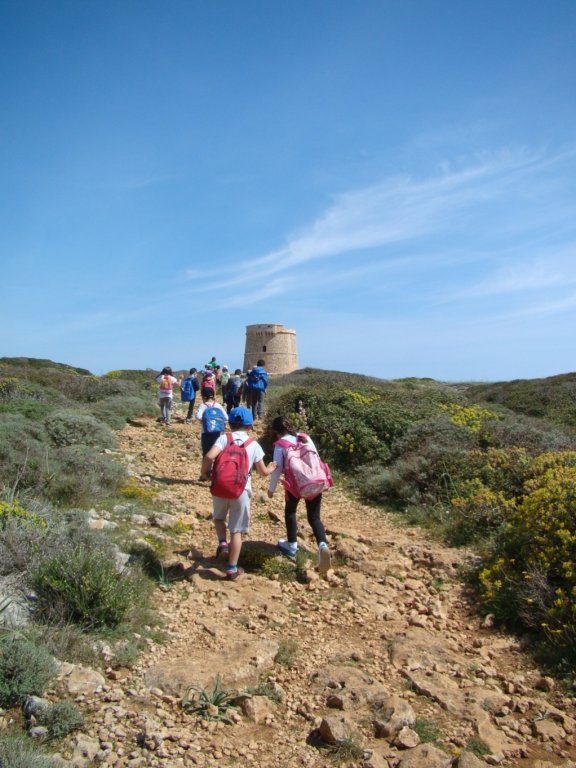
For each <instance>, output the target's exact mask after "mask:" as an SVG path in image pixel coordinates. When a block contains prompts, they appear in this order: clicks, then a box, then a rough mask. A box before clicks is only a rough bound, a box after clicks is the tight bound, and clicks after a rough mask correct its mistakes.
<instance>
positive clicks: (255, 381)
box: [245, 360, 268, 420]
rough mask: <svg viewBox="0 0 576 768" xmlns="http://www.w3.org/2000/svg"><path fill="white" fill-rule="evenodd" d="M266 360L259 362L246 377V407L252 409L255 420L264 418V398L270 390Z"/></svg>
mask: <svg viewBox="0 0 576 768" xmlns="http://www.w3.org/2000/svg"><path fill="white" fill-rule="evenodd" d="M265 365H266V361H265V360H258V362H257V363H256V365H255V366H254V368H252V370H251V371H250V372H249V373H248V376H247V377H246V384H245V387H246V391H247V398H246V405H247V406H248V407H249V408H251V409H252V416H253V417H254V420H256V419H261V418H262V417H263V416H264V396H265V394H266V389H267V388H268V372H267V371H266V369H265V368H264V366H265Z"/></svg>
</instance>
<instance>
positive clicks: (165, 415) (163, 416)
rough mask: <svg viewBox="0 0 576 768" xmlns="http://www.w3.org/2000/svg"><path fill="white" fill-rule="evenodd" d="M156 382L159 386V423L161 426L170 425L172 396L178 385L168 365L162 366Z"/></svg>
mask: <svg viewBox="0 0 576 768" xmlns="http://www.w3.org/2000/svg"><path fill="white" fill-rule="evenodd" d="M156 381H157V382H158V384H159V385H160V391H159V393H158V396H159V403H160V421H161V422H162V424H166V426H168V424H170V416H171V414H172V401H173V394H174V385H175V384H178V379H177V378H176V377H175V376H174V374H173V373H172V368H170V366H169V365H166V366H164V368H162V370H161V371H160V374H159V375H158V376H156Z"/></svg>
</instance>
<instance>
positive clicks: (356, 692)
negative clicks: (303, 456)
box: [73, 419, 576, 768]
mask: <svg viewBox="0 0 576 768" xmlns="http://www.w3.org/2000/svg"><path fill="white" fill-rule="evenodd" d="M120 450H121V452H122V455H123V460H124V461H125V462H126V464H127V466H128V468H129V471H130V473H131V474H133V475H134V477H135V478H136V479H137V483H138V484H139V485H140V486H141V487H142V488H144V489H147V490H154V491H156V492H157V500H158V501H161V502H162V503H163V505H165V506H166V505H167V506H168V508H169V509H170V514H171V515H173V516H174V518H177V519H178V520H179V521H180V522H181V523H182V522H183V523H185V524H186V525H188V526H189V530H188V531H186V532H185V533H182V534H181V535H180V536H178V538H177V539H176V540H174V539H173V538H172V536H173V534H170V533H166V534H162V529H163V528H169V529H170V530H173V529H174V523H175V519H170V518H169V517H166V516H164V515H155V514H154V513H151V514H150V515H149V517H148V519H147V520H144V519H142V517H141V516H139V517H138V519H134V520H133V521H132V529H133V534H132V535H133V536H134V537H135V538H142V537H150V536H152V537H156V536H160V537H161V538H165V539H166V541H168V542H173V544H171V545H170V549H171V551H172V556H171V557H167V559H166V576H167V578H169V579H170V580H171V581H170V583H169V586H168V585H167V586H166V588H165V591H159V592H158V593H157V598H156V602H157V605H158V608H159V610H160V612H161V613H162V615H163V617H164V619H165V622H166V630H167V633H168V641H167V642H166V643H165V644H160V645H156V644H150V646H149V649H148V651H147V652H146V653H145V654H144V655H143V656H142V657H141V659H140V660H139V662H138V664H137V666H136V667H135V668H134V669H133V670H115V671H112V670H110V672H109V675H108V677H107V679H106V680H100V679H99V678H96V683H94V682H93V676H88V675H87V676H86V677H87V680H86V681H85V682H84V683H82V684H81V691H79V688H78V686H79V685H80V684H79V683H78V678H75V681H74V688H73V690H75V691H77V692H79V693H80V699H81V700H82V701H83V702H84V704H85V706H86V709H87V710H88V711H89V712H90V721H91V724H90V727H89V728H87V729H86V734H85V737H81V738H80V739H79V741H78V743H79V744H81V745H82V749H84V750H85V751H87V752H91V753H94V755H95V760H96V762H95V764H97V765H101V766H103V767H104V768H108V766H116V767H119V766H150V767H151V768H152V767H153V766H158V767H159V766H165V767H166V768H172V767H175V766H206V767H208V766H214V765H224V766H234V765H238V764H239V762H240V763H244V764H248V765H262V766H276V765H282V766H301V765H306V766H309V768H320V766H328V765H333V764H334V762H333V761H336V764H338V762H340V764H342V765H347V766H365V767H366V768H368V766H375V768H384V767H385V766H390V767H392V766H404V768H406V767H407V766H422V767H423V768H424V766H436V765H445V766H447V765H449V764H451V760H452V759H454V758H455V756H457V755H460V757H459V758H458V759H457V760H456V762H455V763H454V764H455V765H459V766H468V767H470V766H478V765H482V764H484V759H487V760H488V761H489V762H490V763H491V764H496V763H497V764H500V765H508V766H516V765H517V766H526V768H544V766H546V768H548V766H559V765H562V766H565V767H567V766H573V765H574V764H575V763H574V762H573V761H574V760H575V759H576V747H575V744H574V735H573V734H574V725H575V723H574V721H573V719H572V713H573V705H574V700H573V699H572V698H571V696H570V695H566V694H565V693H563V692H562V691H561V690H559V689H557V688H556V686H555V684H554V682H553V680H552V679H551V678H549V677H546V676H545V675H544V674H543V673H542V671H541V670H538V669H537V668H536V667H535V666H534V665H533V664H532V663H531V662H530V660H529V659H528V658H527V657H526V656H524V655H523V653H522V649H521V645H520V643H519V642H518V640H517V639H516V638H513V637H511V636H508V635H506V634H504V633H502V632H500V631H497V630H496V629H494V627H493V626H491V622H490V620H485V619H483V618H482V617H480V616H478V615H477V613H476V610H475V605H474V604H473V603H471V602H470V601H469V598H468V596H467V594H466V590H465V588H464V587H463V584H462V582H461V580H460V578H459V568H460V566H461V564H462V563H463V562H465V561H466V559H467V555H466V553H464V552H460V551H456V550H454V549H447V548H445V547H442V546H440V545H438V544H437V543H434V542H432V541H429V540H427V538H426V537H425V536H424V535H423V534H422V532H421V531H419V530H418V529H404V528H399V527H398V526H397V525H396V524H395V522H394V520H393V519H391V518H390V517H389V516H387V515H385V514H383V513H382V512H381V511H378V510H376V509H374V508H371V507H369V506H366V505H363V504H361V503H359V502H358V501H357V500H356V499H354V498H351V497H350V496H348V495H346V494H345V493H344V492H343V491H341V490H338V489H333V490H332V491H331V492H330V494H328V495H327V496H326V499H325V505H324V513H323V517H324V519H325V522H326V526H327V529H328V532H329V538H330V545H331V548H332V551H333V555H334V569H333V570H332V571H331V572H329V574H328V577H327V579H325V580H324V579H321V578H319V577H318V575H317V574H316V573H315V570H314V567H313V566H314V561H311V562H310V567H309V568H308V569H307V570H306V572H305V575H304V583H301V582H299V581H284V580H283V577H282V573H283V571H282V565H284V564H287V561H286V560H284V559H283V558H276V557H275V556H274V543H275V542H276V540H277V539H278V538H279V537H281V536H282V535H283V524H282V522H280V521H281V519H282V503H281V501H280V499H276V498H275V499H273V500H272V501H269V500H268V499H267V497H266V496H265V494H264V488H265V485H264V481H262V480H261V479H260V478H258V479H255V493H254V499H253V512H252V530H251V533H250V535H249V537H248V539H247V541H246V543H245V545H244V549H243V562H244V565H245V567H246V570H247V574H246V576H245V577H243V578H242V579H240V580H238V582H235V583H231V582H227V581H226V580H225V579H224V578H223V571H222V569H221V566H219V565H218V564H217V563H216V562H215V560H214V559H213V555H214V550H215V544H216V542H215V538H214V533H213V528H212V523H211V521H210V519H209V517H210V508H211V504H210V496H209V492H208V489H207V488H206V487H205V485H203V484H199V483H198V482H196V480H195V478H197V477H198V470H199V457H200V451H199V436H198V431H197V427H196V426H195V425H192V426H190V425H186V424H182V423H177V422H175V423H174V425H173V427H172V428H170V429H169V430H165V429H162V428H160V427H159V426H158V425H157V423H156V422H155V421H154V420H151V419H143V420H141V421H140V423H139V425H138V426H129V427H126V428H125V429H124V430H123V432H122V435H121V445H120ZM124 514H125V512H124ZM106 518H113V514H110V515H106ZM94 524H97V523H94ZM300 527H301V534H302V539H303V540H302V543H303V544H304V545H305V546H308V547H309V548H310V550H312V549H313V547H312V546H311V541H310V531H309V529H308V527H307V525H306V523H305V522H301V526H300ZM266 559H268V560H267V561H268V563H269V564H270V563H274V562H276V563H277V566H278V571H277V573H276V575H274V570H273V569H272V568H270V570H269V573H268V575H265V574H263V573H262V572H261V570H260V569H259V567H258V566H260V565H261V564H262V562H263V561H266ZM269 576H271V578H270V577H269ZM172 579H173V581H172ZM218 674H219V675H221V680H222V686H223V687H224V688H225V689H235V690H237V691H240V692H242V696H241V697H240V698H239V699H238V700H237V703H238V704H239V708H238V709H229V710H227V714H228V715H230V717H231V720H232V722H231V724H227V723H224V722H219V721H218V720H217V719H216V718H217V714H218V710H215V711H214V713H213V715H214V717H215V719H213V720H208V719H203V718H201V717H198V716H197V715H194V714H190V713H186V712H185V711H184V710H183V709H182V706H181V700H182V697H183V696H185V694H186V692H187V690H188V689H189V688H190V687H191V686H192V687H195V688H198V689H203V690H205V691H207V692H211V691H212V690H213V687H214V685H215V681H216V676H217V675H218ZM405 724H406V727H404V725H405ZM320 733H322V734H324V735H325V737H326V738H330V733H332V734H333V737H334V738H344V739H345V740H344V741H343V742H342V744H341V746H340V747H337V746H333V747H332V748H330V747H328V746H327V745H326V744H325V742H324V741H323V739H322V738H321V737H320ZM419 741H421V743H420V745H417V744H418V742H419ZM78 749H79V747H77V750H78ZM436 749H439V750H440V751H438V752H437V751H436ZM474 753H476V754H479V755H482V758H476V756H475V755H474ZM448 755H450V756H451V757H448ZM478 760H480V762H478Z"/></svg>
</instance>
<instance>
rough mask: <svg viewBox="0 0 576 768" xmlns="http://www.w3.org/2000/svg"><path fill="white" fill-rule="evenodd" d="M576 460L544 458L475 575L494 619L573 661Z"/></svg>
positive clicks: (532, 469)
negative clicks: (514, 624) (525, 630)
mask: <svg viewBox="0 0 576 768" xmlns="http://www.w3.org/2000/svg"><path fill="white" fill-rule="evenodd" d="M575 459H576V454H574V452H563V453H562V454H560V453H556V454H553V455H552V454H543V455H540V456H538V457H537V458H535V459H534V460H533V462H532V464H531V467H530V474H531V477H530V478H529V479H528V480H527V481H526V483H525V495H524V496H523V497H522V499H521V500H520V501H519V502H518V504H517V505H516V506H515V507H514V508H513V509H511V511H510V515H509V517H508V521H507V523H506V527H505V531H504V534H503V536H502V537H501V540H500V542H499V546H498V552H497V553H495V554H494V556H493V557H492V558H491V560H490V561H488V562H487V563H486V565H485V567H484V568H483V569H482V571H481V572H480V574H479V581H480V585H481V590H482V594H483V597H484V600H485V601H486V604H487V606H488V607H489V608H490V609H491V610H495V612H496V613H497V615H499V618H501V619H503V620H505V621H510V620H511V619H513V618H514V614H515V616H516V620H517V621H518V622H519V623H520V624H522V625H524V626H527V627H530V628H532V629H535V630H536V631H537V632H538V633H539V634H540V635H541V637H542V638H543V640H544V641H545V643H546V644H547V645H548V646H554V647H556V648H557V649H561V652H562V654H563V655H564V657H565V656H566V654H569V655H572V656H574V658H576V642H575V641H576V561H575V556H576V461H575Z"/></svg>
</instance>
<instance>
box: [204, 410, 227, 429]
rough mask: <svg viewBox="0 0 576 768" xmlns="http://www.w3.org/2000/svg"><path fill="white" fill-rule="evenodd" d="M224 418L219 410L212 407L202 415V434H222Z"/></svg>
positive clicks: (224, 424)
mask: <svg viewBox="0 0 576 768" xmlns="http://www.w3.org/2000/svg"><path fill="white" fill-rule="evenodd" d="M225 426H226V417H225V416H224V412H223V411H222V409H221V408H216V406H214V405H212V406H210V408H206V410H205V411H204V413H203V414H202V429H203V431H204V432H224V428H225Z"/></svg>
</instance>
